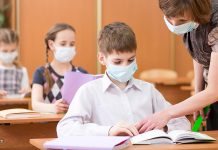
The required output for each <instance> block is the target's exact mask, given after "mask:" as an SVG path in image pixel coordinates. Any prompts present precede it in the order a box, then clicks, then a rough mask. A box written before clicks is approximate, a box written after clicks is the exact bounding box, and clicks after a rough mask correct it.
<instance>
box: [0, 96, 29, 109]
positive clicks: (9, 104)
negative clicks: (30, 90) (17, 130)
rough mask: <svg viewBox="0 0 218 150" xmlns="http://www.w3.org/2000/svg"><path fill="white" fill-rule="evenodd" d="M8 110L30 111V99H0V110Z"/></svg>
mask: <svg viewBox="0 0 218 150" xmlns="http://www.w3.org/2000/svg"><path fill="white" fill-rule="evenodd" d="M9 108H28V109H31V98H13V99H11V98H8V99H7V98H0V110H4V109H9Z"/></svg>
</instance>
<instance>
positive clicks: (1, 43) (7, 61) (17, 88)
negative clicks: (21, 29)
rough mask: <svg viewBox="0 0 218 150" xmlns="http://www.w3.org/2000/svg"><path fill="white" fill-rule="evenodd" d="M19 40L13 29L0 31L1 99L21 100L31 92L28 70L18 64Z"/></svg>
mask: <svg viewBox="0 0 218 150" xmlns="http://www.w3.org/2000/svg"><path fill="white" fill-rule="evenodd" d="M18 43H19V38H18V35H17V33H16V32H14V31H13V30H11V29H7V28H1V29H0V98H21V97H23V96H24V95H25V94H26V93H28V92H30V85H29V78H28V73H27V69H26V68H25V67H23V66H21V65H20V63H19V62H18V59H17V57H18Z"/></svg>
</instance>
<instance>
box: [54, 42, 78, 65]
mask: <svg viewBox="0 0 218 150" xmlns="http://www.w3.org/2000/svg"><path fill="white" fill-rule="evenodd" d="M75 55H76V48H75V46H74V47H62V46H55V53H54V56H55V59H57V60H58V61H60V62H62V63H67V62H70V61H71V60H72V59H73V58H74V56H75Z"/></svg>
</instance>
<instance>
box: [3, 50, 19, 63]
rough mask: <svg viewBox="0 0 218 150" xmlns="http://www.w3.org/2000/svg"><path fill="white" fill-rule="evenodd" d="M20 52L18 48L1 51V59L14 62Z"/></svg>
mask: <svg viewBox="0 0 218 150" xmlns="http://www.w3.org/2000/svg"><path fill="white" fill-rule="evenodd" d="M17 56H18V52H17V50H16V51H14V52H2V51H0V60H1V61H2V62H3V63H4V64H12V63H13V62H14V60H15V59H16V58H17Z"/></svg>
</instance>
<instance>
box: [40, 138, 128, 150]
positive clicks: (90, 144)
mask: <svg viewBox="0 0 218 150" xmlns="http://www.w3.org/2000/svg"><path fill="white" fill-rule="evenodd" d="M129 145H131V144H130V142H129V136H71V137H62V138H57V139H54V140H51V141H47V142H45V144H44V145H43V146H44V148H46V149H71V150H118V149H123V148H126V147H128V146H129Z"/></svg>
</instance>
